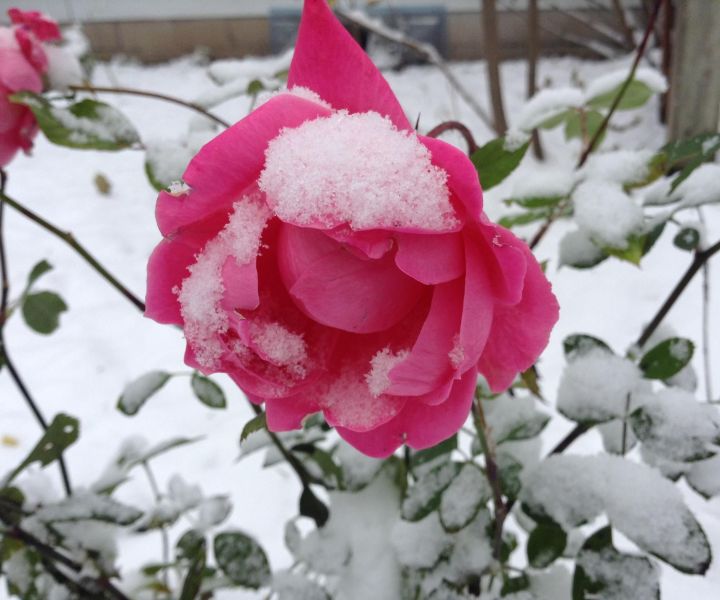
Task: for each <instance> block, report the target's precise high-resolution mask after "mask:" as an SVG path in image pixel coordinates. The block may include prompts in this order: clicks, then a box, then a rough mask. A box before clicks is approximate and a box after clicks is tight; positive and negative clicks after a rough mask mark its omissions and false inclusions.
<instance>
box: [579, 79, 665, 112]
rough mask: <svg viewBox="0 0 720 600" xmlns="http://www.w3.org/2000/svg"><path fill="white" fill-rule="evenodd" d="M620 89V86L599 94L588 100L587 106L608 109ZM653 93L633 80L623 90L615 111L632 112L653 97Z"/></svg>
mask: <svg viewBox="0 0 720 600" xmlns="http://www.w3.org/2000/svg"><path fill="white" fill-rule="evenodd" d="M621 87H622V84H620V85H618V86H617V87H615V88H613V89H612V90H609V91H606V92H603V93H600V94H598V95H597V96H594V97H593V98H590V99H589V100H588V104H589V105H590V106H591V107H593V108H610V105H612V103H613V102H614V101H615V98H616V96H617V95H618V94H619V93H620V89H621ZM654 93H655V92H654V91H653V90H652V89H650V87H649V86H648V85H647V84H646V83H643V82H642V81H637V80H633V81H631V82H630V85H628V87H627V89H626V90H625V93H624V94H623V97H622V99H621V100H620V103H619V104H618V105H617V110H632V109H634V108H640V107H641V106H643V105H644V104H645V103H646V102H647V101H648V100H650V98H652V97H653V95H654Z"/></svg>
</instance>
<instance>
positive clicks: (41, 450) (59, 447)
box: [3, 413, 80, 485]
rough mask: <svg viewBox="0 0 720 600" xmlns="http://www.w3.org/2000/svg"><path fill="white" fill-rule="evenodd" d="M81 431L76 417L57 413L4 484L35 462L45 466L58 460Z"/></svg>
mask: <svg viewBox="0 0 720 600" xmlns="http://www.w3.org/2000/svg"><path fill="white" fill-rule="evenodd" d="M79 433H80V423H79V422H78V420H77V419H76V418H75V417H71V416H70V415H66V414H63V413H60V414H59V415H56V416H55V418H54V419H53V420H52V423H50V425H48V428H47V430H46V431H45V433H44V434H43V436H42V437H41V438H40V441H39V442H38V443H37V444H36V446H35V448H33V450H32V451H31V452H30V454H28V456H27V458H25V460H24V461H22V462H21V463H20V464H19V465H18V466H17V467H16V468H15V470H14V471H12V472H11V473H10V475H8V477H7V478H6V479H5V481H4V482H3V485H8V484H9V483H10V482H11V481H12V480H13V479H15V477H17V476H18V475H19V474H20V473H21V472H22V471H23V469H25V468H26V467H29V466H30V465H31V464H33V463H36V462H39V463H40V464H41V465H42V466H43V467H45V466H47V465H49V464H50V463H51V462H53V461H56V460H57V459H58V458H59V457H60V456H61V455H62V453H63V451H64V450H65V449H66V448H67V447H68V446H70V445H71V444H73V443H75V441H76V440H77V438H78V435H79Z"/></svg>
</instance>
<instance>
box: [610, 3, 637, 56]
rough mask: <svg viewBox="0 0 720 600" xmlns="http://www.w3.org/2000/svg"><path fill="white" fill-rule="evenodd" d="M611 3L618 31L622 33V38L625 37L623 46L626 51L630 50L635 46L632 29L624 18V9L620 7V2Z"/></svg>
mask: <svg viewBox="0 0 720 600" xmlns="http://www.w3.org/2000/svg"><path fill="white" fill-rule="evenodd" d="M612 3H613V9H614V10H615V14H616V15H617V20H618V25H619V26H620V31H622V34H623V36H625V44H626V46H627V48H628V49H631V48H633V47H634V46H635V37H634V36H633V31H632V28H631V27H630V25H628V22H627V18H626V16H625V7H624V6H623V5H622V1H621V0H612Z"/></svg>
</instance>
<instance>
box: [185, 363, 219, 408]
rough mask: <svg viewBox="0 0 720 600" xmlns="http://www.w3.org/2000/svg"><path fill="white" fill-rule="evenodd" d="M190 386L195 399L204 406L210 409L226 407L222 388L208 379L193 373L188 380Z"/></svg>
mask: <svg viewBox="0 0 720 600" xmlns="http://www.w3.org/2000/svg"><path fill="white" fill-rule="evenodd" d="M190 385H191V387H192V390H193V392H194V393H195V396H196V397H197V399H198V400H200V402H202V403H203V404H204V405H205V406H208V407H210V408H225V407H226V406H227V402H226V401H225V393H224V392H223V391H222V388H221V387H220V386H219V385H218V384H217V383H215V382H214V381H213V380H212V379H210V378H209V377H205V376H204V375H201V374H200V373H198V372H197V371H195V372H194V373H193V374H192V378H191V379H190Z"/></svg>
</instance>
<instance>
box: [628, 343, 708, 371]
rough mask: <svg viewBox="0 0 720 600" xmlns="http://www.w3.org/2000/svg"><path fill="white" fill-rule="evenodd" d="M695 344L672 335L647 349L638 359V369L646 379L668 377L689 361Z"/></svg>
mask: <svg viewBox="0 0 720 600" xmlns="http://www.w3.org/2000/svg"><path fill="white" fill-rule="evenodd" d="M694 351H695V344H693V343H692V342H691V341H690V340H688V339H685V338H678V337H673V338H669V339H667V340H664V341H662V342H660V343H659V344H658V345H657V346H655V347H653V348H651V349H650V350H648V351H647V352H646V353H645V355H644V356H643V357H642V358H641V359H640V369H641V370H642V372H643V375H644V376H645V377H647V378H648V379H670V378H671V377H672V376H673V375H676V374H677V373H679V372H680V371H681V370H682V369H683V368H685V366H686V365H687V364H688V363H689V362H690V360H691V359H692V357H693V352H694Z"/></svg>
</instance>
